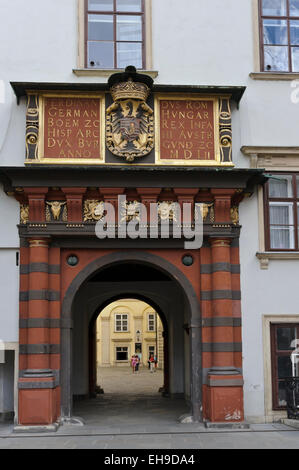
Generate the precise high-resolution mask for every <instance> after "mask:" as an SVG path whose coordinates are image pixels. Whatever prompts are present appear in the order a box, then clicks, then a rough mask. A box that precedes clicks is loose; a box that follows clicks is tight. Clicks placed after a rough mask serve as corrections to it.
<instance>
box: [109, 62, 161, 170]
mask: <svg viewBox="0 0 299 470" xmlns="http://www.w3.org/2000/svg"><path fill="white" fill-rule="evenodd" d="M144 77H145V76H144V75H140V74H137V73H136V69H135V68H134V67H127V69H126V72H125V73H124V74H114V75H112V77H110V81H111V83H113V86H111V88H110V92H111V95H112V97H113V100H114V102H113V103H112V105H111V106H109V108H108V109H107V110H106V145H107V148H108V150H110V152H111V153H113V155H116V156H118V157H123V158H125V159H126V161H127V162H133V161H134V160H135V158H139V157H143V156H145V155H148V154H149V153H150V152H151V151H152V150H153V148H154V117H153V114H154V111H153V110H152V109H151V107H150V106H149V105H148V104H147V103H146V100H147V98H148V96H149V93H150V88H149V87H148V86H147V84H146V83H144V82H145V81H149V80H151V79H150V78H149V77H145V78H144Z"/></svg>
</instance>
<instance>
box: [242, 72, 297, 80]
mask: <svg viewBox="0 0 299 470" xmlns="http://www.w3.org/2000/svg"><path fill="white" fill-rule="evenodd" d="M249 77H250V78H252V80H272V81H273V80H284V81H290V80H296V79H299V73H298V72H253V73H250V74H249Z"/></svg>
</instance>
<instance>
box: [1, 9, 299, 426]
mask: <svg viewBox="0 0 299 470" xmlns="http://www.w3.org/2000/svg"><path fill="white" fill-rule="evenodd" d="M151 3H152V66H153V70H157V71H158V76H157V78H156V79H155V83H157V84H179V85H223V86H230V85H237V86H246V87H247V89H246V92H245V95H244V97H243V99H242V101H241V103H240V106H239V109H237V107H236V106H235V105H234V107H233V161H234V163H235V165H236V167H240V168H248V167H249V166H250V162H249V159H248V158H247V157H245V156H244V155H243V154H242V152H241V151H240V148H241V147H242V146H243V145H252V146H258V145H263V146H298V109H299V108H298V106H299V105H298V104H297V105H296V104H294V103H293V102H292V100H291V93H292V92H293V90H294V89H293V88H292V87H291V83H292V82H291V80H289V81H288V80H286V81H279V80H275V81H264V80H263V81H262V80H253V79H252V78H250V76H249V74H250V73H251V72H257V71H258V65H257V64H258V62H259V58H258V52H257V51H258V47H257V42H258V39H257V30H258V28H257V16H256V12H257V8H256V5H257V0H242V1H240V0H226V1H225V2H223V0H214V1H213V2H207V1H206V0H197V1H196V2H195V1H194V0H186V1H185V2H182V1H181V0H163V2H162V1H161V0H152V1H151ZM0 18H1V28H0V71H1V72H0V80H2V81H3V82H2V83H3V85H2V84H1V87H2V86H4V90H5V92H4V99H1V100H0V165H1V166H22V165H23V164H24V148H25V145H24V132H25V111H26V103H25V100H24V99H22V100H21V102H20V103H19V104H17V102H16V98H15V96H14V94H13V92H12V90H11V87H10V84H9V83H10V82H11V81H19V82H22V81H24V82H26V81H28V82H31V81H36V82H61V83H67V82H70V83H74V84H77V83H80V82H81V83H83V82H84V83H95V82H96V83H98V82H106V80H107V78H106V77H103V76H94V77H91V76H82V77H78V76H76V75H74V73H73V69H74V68H76V67H77V58H78V49H79V39H80V38H79V34H78V24H79V17H78V4H77V1H76V0H64V1H63V2H61V1H60V0H51V2H40V1H39V0H28V1H26V2H24V1H23V0H9V1H2V2H1V3H0ZM166 21H167V25H166ZM178 51H179V54H178ZM18 210H19V209H18V204H17V203H16V201H15V200H13V199H12V198H10V197H8V196H7V195H5V194H4V192H3V191H2V190H1V191H0V214H1V229H0V266H1V270H0V295H1V307H0V338H1V339H3V340H5V341H11V342H13V341H17V340H18V283H19V281H18V268H17V266H16V258H15V257H16V252H17V249H18V246H19V240H18V234H17V228H16V225H17V224H18V220H19V215H18ZM240 221H241V225H242V231H241V239H240V255H241V281H242V311H243V356H244V379H245V412H246V416H247V417H250V418H251V419H253V420H262V419H263V418H264V416H265V415H267V413H266V411H265V394H266V391H265V372H264V369H265V360H264V351H265V348H267V347H268V346H267V345H265V344H264V338H263V318H264V316H265V315H273V316H286V317H287V316H291V315H299V311H298V296H297V295H296V292H297V284H296V281H297V277H298V276H297V271H298V261H296V260H289V261H274V260H273V261H270V267H269V269H268V270H267V271H266V270H265V271H263V270H261V269H260V264H259V262H258V260H257V258H256V256H255V253H256V252H257V251H258V250H259V240H258V225H259V220H258V200H257V197H256V196H253V197H252V198H251V199H248V200H245V201H243V202H242V203H241V206H240ZM273 286H274V287H275V288H273ZM110 357H111V356H110ZM110 360H111V359H110ZM186 373H187V372H186ZM267 416H268V415H267Z"/></svg>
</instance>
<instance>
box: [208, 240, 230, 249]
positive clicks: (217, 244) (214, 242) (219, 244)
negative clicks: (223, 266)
mask: <svg viewBox="0 0 299 470" xmlns="http://www.w3.org/2000/svg"><path fill="white" fill-rule="evenodd" d="M209 243H210V245H211V246H212V248H214V247H222V248H225V247H226V248H227V247H230V245H231V243H232V238H209Z"/></svg>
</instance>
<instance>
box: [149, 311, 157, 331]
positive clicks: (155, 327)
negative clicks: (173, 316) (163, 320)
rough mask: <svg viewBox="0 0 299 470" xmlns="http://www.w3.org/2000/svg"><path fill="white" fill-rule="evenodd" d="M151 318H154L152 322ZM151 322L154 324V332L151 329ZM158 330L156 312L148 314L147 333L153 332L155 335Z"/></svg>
mask: <svg viewBox="0 0 299 470" xmlns="http://www.w3.org/2000/svg"><path fill="white" fill-rule="evenodd" d="M150 316H153V317H154V318H153V319H152V320H150ZM150 321H153V322H154V328H153V329H152V330H151V329H150ZM156 329H157V325H156V314H155V313H154V312H151V313H148V314H147V331H148V332H151V333H154V332H155V331H156Z"/></svg>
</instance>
